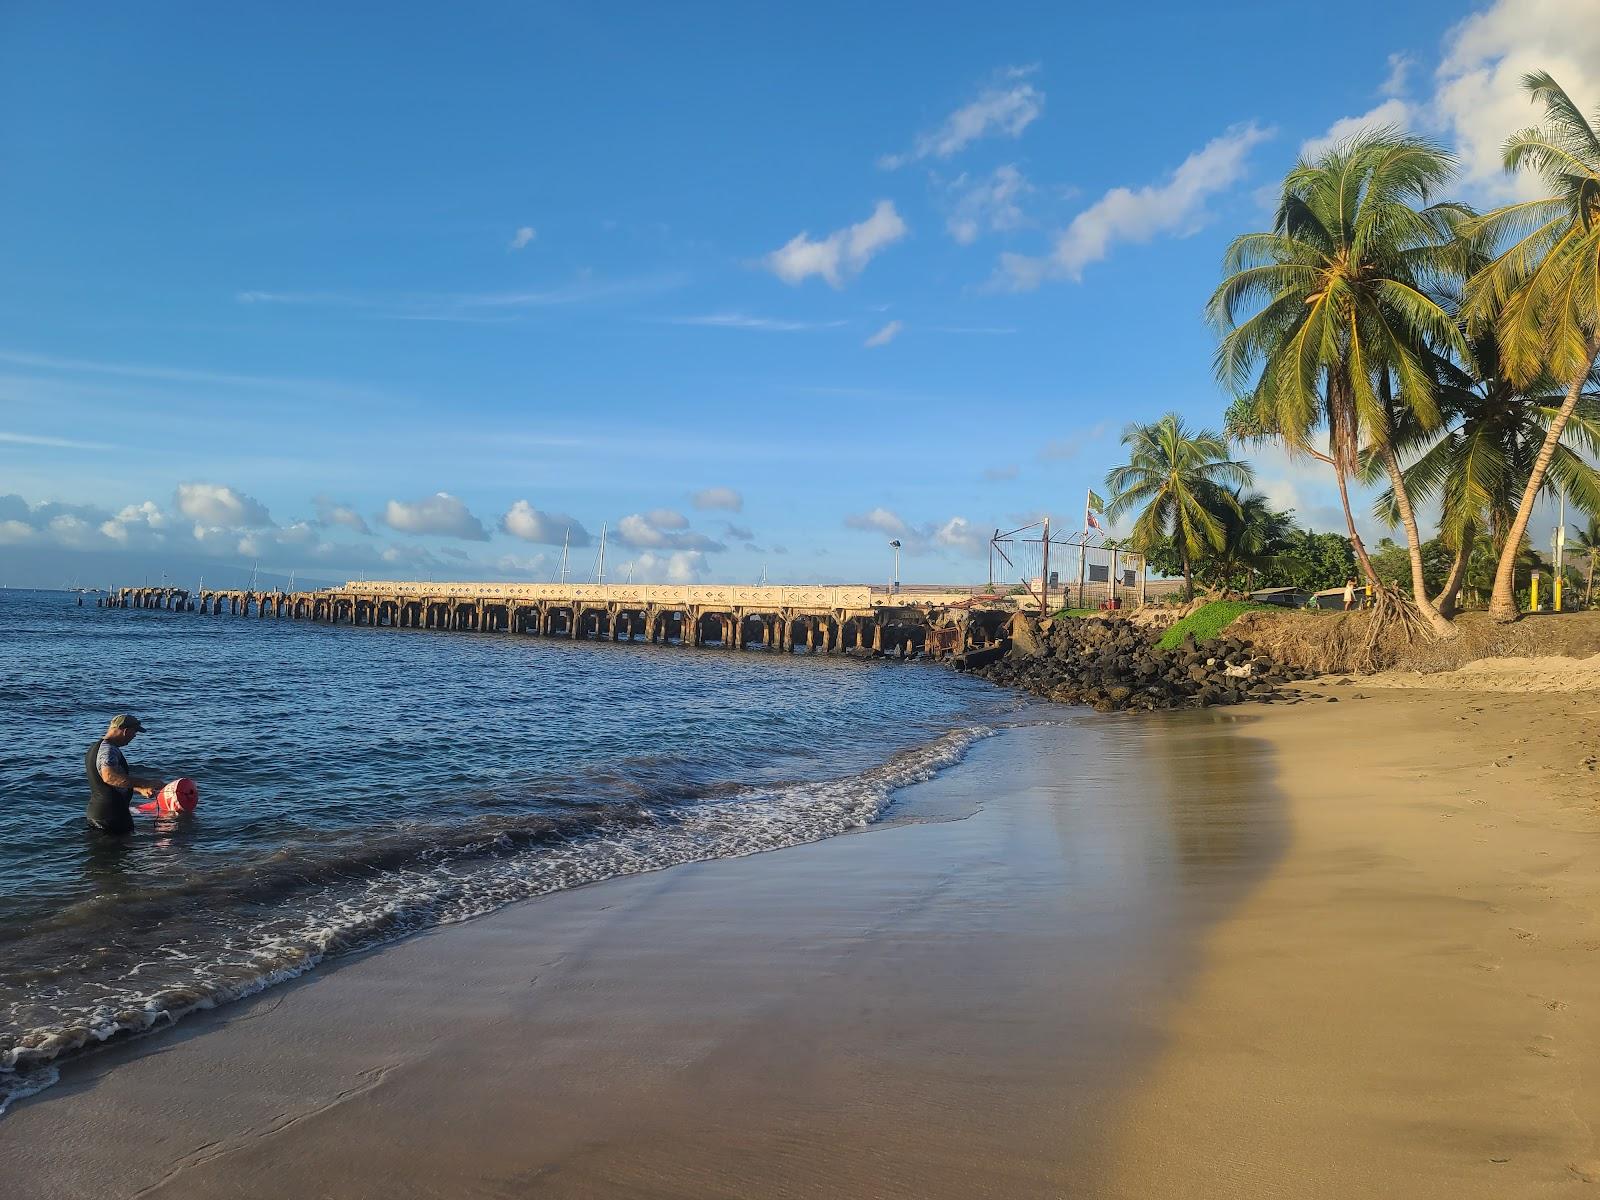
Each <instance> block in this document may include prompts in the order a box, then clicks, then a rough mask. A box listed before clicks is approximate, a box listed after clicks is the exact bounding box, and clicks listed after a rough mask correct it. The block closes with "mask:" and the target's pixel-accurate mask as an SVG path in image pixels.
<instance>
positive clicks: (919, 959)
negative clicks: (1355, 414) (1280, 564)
mask: <svg viewBox="0 0 1600 1200" xmlns="http://www.w3.org/2000/svg"><path fill="white" fill-rule="evenodd" d="M1328 691H1329V693H1330V694H1338V695H1339V696H1340V700H1341V702H1340V703H1339V704H1327V703H1320V702H1319V703H1314V704H1306V705H1299V706H1296V707H1293V708H1283V709H1248V710H1240V709H1233V710H1226V712H1224V713H1217V712H1215V711H1213V712H1202V713H1185V714H1163V715H1159V716H1155V717H1149V716H1144V717H1132V716H1118V717H1097V716H1094V715H1092V714H1089V715H1086V718H1085V719H1084V720H1083V721H1082V722H1081V723H1079V724H1076V725H1073V724H1068V725H1066V726H1060V727H1035V728H1029V729H1023V730H1017V731H1012V732H1009V733H1006V734H1004V735H1002V736H1001V737H998V738H994V739H991V740H990V741H987V742H984V743H981V744H980V745H979V746H978V747H976V748H975V749H974V750H973V752H972V754H971V756H970V757H969V759H968V760H967V762H965V763H964V764H963V765H962V766H960V767H957V768H955V769H954V770H952V771H950V772H948V773H946V774H945V775H943V776H941V777H940V778H939V779H937V780H935V781H934V782H933V783H930V784H926V785H922V786H920V787H918V788H914V789H911V790H910V791H909V792H908V793H907V795H906V806H905V807H904V808H903V809H902V810H901V812H900V814H899V816H900V817H901V818H902V819H901V820H900V821H899V822H898V823H895V824H891V825H890V826H889V827H880V828H876V829H873V830H871V831H868V832H865V833H862V834H859V835H853V836H846V837H841V838H835V839H833V840H831V841H827V842H822V843H817V844H814V845H810V846H804V847H799V848H796V849H793V850H785V851H779V852H776V853H773V854H768V855H760V856H755V857H751V858H745V859H737V860H726V861H721V862H713V863H704V864H698V865H693V866H687V867H678V868H674V869H672V870H670V871H665V872H662V873H660V874H656V875H650V876H640V877H634V878H631V879H625V880H618V881H614V882H611V883H607V884H601V885H598V886H595V887H591V888H585V889H581V890H578V891H574V892H569V893H564V894H561V895H557V896H552V897H548V898H546V899H543V900H539V901H534V902H530V903H526V904H522V905H518V906H516V907H513V908H511V909H508V910H505V911H504V912H502V913H500V914H497V915H495V916H493V917H490V918H486V919H483V920H480V921H477V922H473V923H471V924H468V925H464V926H459V927H454V928H447V929H444V930H441V931H439V932H437V933H435V934H431V935H428V936H425V937H420V938H416V939H413V940H412V941H409V942H406V943H403V944H400V945H397V946H394V947H391V948H388V949H386V950H383V951H380V952H378V953H375V954H372V955H369V956H366V957H363V958H360V959H357V960H352V961H348V962H346V963H345V964H343V965H341V966H339V967H336V968H335V969H333V970H329V971H323V972H321V973H320V974H319V975H317V976H314V977H312V978H310V979H308V980H306V981H304V982H302V983H300V984H296V985H291V986H290V987H287V988H283V989H279V990H277V991H276V992H273V993H269V994H267V995H265V996H263V997H260V998H258V999H257V1000H256V1001H254V1002H252V1003H250V1004H246V1005H241V1006H236V1007H235V1008H233V1009H231V1010H227V1011H225V1012H223V1013H219V1014H215V1015H213V1016H211V1017H209V1018H205V1019H201V1020H196V1021H193V1022H191V1023H189V1024H187V1025H186V1026H184V1027H180V1029H179V1030H177V1031H176V1032H175V1034H173V1035H172V1036H170V1037H167V1038H165V1039H155V1040H151V1041H147V1042H144V1043H138V1044H134V1045H131V1046H127V1047H123V1048H120V1049H117V1050H114V1051H110V1052H107V1053H105V1054H102V1055H99V1056H96V1057H95V1058H92V1059H90V1060H88V1061H86V1062H84V1063H80V1064H78V1066H77V1068H76V1069H74V1070H70V1071H69V1072H68V1074H67V1078H66V1079H64V1081H63V1082H62V1083H61V1084H60V1085H58V1086H57V1087H55V1088H53V1089H51V1090H50V1091H48V1092H45V1093H43V1094H42V1095H40V1096H38V1097H36V1098H34V1099H32V1100H30V1101H26V1102H24V1103H22V1104H20V1105H19V1106H18V1107H17V1109H16V1110H15V1111H14V1112H13V1113H12V1114H11V1115H10V1116H8V1117H6V1118H5V1119H4V1120H3V1121H0V1149H3V1150H4V1151H5V1152H6V1155H7V1163H8V1169H7V1171H6V1172H5V1173H4V1174H0V1194H4V1195H13V1194H14V1195H17V1196H23V1195H27V1196H72V1197H79V1196H81V1197H100V1196H133V1195H142V1196H159V1197H190V1196H193V1197H201V1196H204V1197H223V1196H227V1197H234V1196H237V1197H268V1196H271V1197H277V1196H295V1197H302V1196H328V1197H335V1196H337V1197H365V1196H374V1197H376V1196H384V1197H411V1196H445V1195H449V1196H480V1195H481V1196H523V1195H538V1196H541V1197H544V1196H553V1197H567V1196H572V1197H579V1196H582V1197H590V1196H592V1197H602V1196H603V1197H618V1196H639V1197H644V1196H663V1197H665V1196H671V1197H680V1196H681V1197H722V1196H726V1197H755V1196H774V1197H777V1196H783V1197H802V1196H803V1197H811V1196H817V1197H822V1196H874V1197H945V1196H948V1197H973V1196H996V1197H1034V1196H1038V1197H1045V1196H1052V1197H1054V1196H1063V1195H1069V1196H1075V1197H1076V1196H1082V1197H1099V1196H1106V1197H1129V1198H1131V1197H1140V1198H1141V1200H1148V1198H1151V1197H1169V1196H1172V1197H1178V1196H1184V1197H1187V1196H1194V1197H1200V1196H1205V1197H1217V1196H1245V1197H1249V1196H1263V1197H1265V1196H1274V1197H1277V1196H1284V1197H1288V1196H1293V1197H1321V1196H1327V1197H1335V1196H1337V1197H1358V1196H1385V1197H1388V1196H1396V1195H1405V1196H1408V1197H1430V1196H1439V1197H1444V1196H1450V1197H1473V1196H1484V1197H1489V1196H1493V1197H1497V1198H1498V1197H1511V1196H1541V1195H1559V1194H1566V1193H1567V1192H1571V1191H1573V1190H1574V1189H1575V1188H1579V1187H1581V1186H1582V1183H1581V1181H1582V1179H1583V1178H1584V1177H1585V1176H1586V1175H1594V1176H1596V1177H1600V1170H1597V1166H1596V1162H1595V1157H1594V1156H1595V1150H1594V1146H1593V1144H1592V1138H1591V1135H1590V1133H1589V1129H1590V1127H1591V1124H1592V1120H1591V1118H1594V1117H1596V1116H1600V1112H1597V1111H1596V1109H1597V1107H1600V1105H1597V1102H1596V1098H1595V1097H1594V1096H1593V1095H1591V1094H1586V1093H1585V1091H1584V1088H1583V1076H1584V1074H1585V1072H1588V1071H1593V1070H1595V1069H1596V1068H1597V1067H1600V1058H1597V1055H1600V1046H1597V1045H1596V1041H1597V1039H1600V1021H1597V1020H1596V1019H1595V1017H1596V1014H1597V1013H1600V978H1597V976H1600V972H1597V971H1596V967H1597V966H1600V928H1596V923H1595V914H1596V905H1597V900H1600V868H1597V867H1596V866H1595V865H1594V864H1596V863H1600V855H1597V854H1596V850H1597V849H1600V846H1597V841H1596V834H1597V831H1600V821H1597V819H1596V814H1595V809H1594V800H1595V795H1596V784H1595V778H1596V776H1595V775H1594V774H1593V773H1591V772H1590V771H1589V769H1588V766H1587V765H1586V764H1584V763H1583V762H1582V761H1581V760H1582V759H1583V758H1584V757H1585V756H1586V755H1588V754H1590V753H1592V752H1593V751H1594V749H1595V746H1594V745H1593V740H1594V737H1595V735H1594V733H1593V732H1592V731H1593V730H1594V729H1596V728H1597V725H1596V721H1595V718H1596V717H1597V716H1600V711H1597V710H1600V697H1595V696H1581V695H1579V696H1564V695H1547V696H1536V697H1513V698H1506V697H1487V696H1484V695H1481V694H1479V695H1469V694H1438V693H1422V692H1399V691H1394V692H1383V693H1370V694H1369V693H1365V692H1362V691H1361V689H1360V687H1359V686H1355V687H1346V688H1330V689H1328ZM1357 695H1370V698H1367V699H1356V698H1355V697H1356V696H1357ZM1517 739H1522V740H1520V741H1519V740H1517ZM1584 739H1587V740H1588V743H1589V744H1588V745H1584V744H1583V741H1584ZM919 817H921V818H937V819H933V820H917V819H915V818H919ZM8 1189H9V1190H8Z"/></svg>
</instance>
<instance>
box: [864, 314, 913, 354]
mask: <svg viewBox="0 0 1600 1200" xmlns="http://www.w3.org/2000/svg"><path fill="white" fill-rule="evenodd" d="M904 328H905V323H904V322H902V321H890V322H889V323H888V324H887V325H885V326H884V327H883V328H882V329H880V330H878V332H877V333H875V334H873V335H872V336H871V337H869V338H868V339H867V340H866V341H864V342H862V343H861V344H862V345H863V346H865V347H867V349H869V350H871V349H875V348H876V347H878V346H887V345H888V344H889V343H890V342H892V341H894V339H895V338H897V337H899V336H900V331H901V330H902V329H904Z"/></svg>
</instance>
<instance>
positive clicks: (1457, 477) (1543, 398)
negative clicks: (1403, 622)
mask: <svg viewBox="0 0 1600 1200" xmlns="http://www.w3.org/2000/svg"><path fill="white" fill-rule="evenodd" d="M1470 349H1471V356H1470V358H1469V359H1468V360H1467V361H1466V362H1465V363H1462V362H1457V361H1455V360H1453V359H1451V358H1448V357H1446V356H1444V355H1435V356H1434V368H1435V371H1436V373H1437V376H1438V386H1437V395H1438V398H1439V407H1440V410H1441V411H1442V412H1443V413H1445V414H1446V419H1447V422H1448V425H1447V428H1445V429H1444V430H1443V431H1442V432H1435V431H1429V430H1423V429H1421V428H1419V427H1418V426H1416V425H1415V423H1410V424H1402V426H1401V427H1400V428H1399V429H1398V430H1397V432H1396V436H1395V437H1394V439H1393V440H1394V443H1395V446H1396V448H1397V450H1398V451H1399V452H1401V453H1406V454H1408V455H1409V454H1411V453H1416V454H1417V455H1418V456H1417V458H1416V460H1415V461H1414V462H1412V463H1411V465H1410V466H1408V467H1406V468H1405V469H1404V471H1403V472H1402V475H1403V478H1404V480H1405V486H1406V488H1407V490H1408V491H1409V492H1410V493H1411V496H1412V499H1413V500H1414V501H1415V502H1417V503H1427V502H1429V501H1432V500H1437V501H1438V502H1439V536H1440V539H1441V540H1442V541H1443V542H1444V543H1445V545H1446V546H1448V547H1450V549H1451V550H1452V551H1453V553H1454V561H1453V562H1452V565H1451V569H1450V573H1449V575H1448V576H1447V578H1446V580H1445V583H1444V586H1443V588H1442V589H1441V590H1440V592H1439V594H1438V595H1437V596H1436V597H1434V604H1435V605H1436V606H1437V607H1438V609H1439V611H1440V613H1441V614H1443V615H1445V616H1450V615H1452V614H1453V613H1454V612H1455V607H1456V597H1457V594H1458V592H1459V590H1460V588H1461V585H1462V582H1463V580H1464V578H1465V576H1466V571H1467V561H1468V559H1469V557H1470V556H1471V554H1472V551H1473V549H1474V547H1475V545H1476V542H1477V535H1478V534H1479V533H1480V532H1486V533H1488V534H1489V536H1490V540H1491V544H1492V545H1493V548H1494V551H1495V552H1496V553H1497V554H1498V553H1499V551H1500V550H1501V548H1502V546H1503V540H1504V539H1505V538H1506V537H1507V536H1508V534H1509V531H1510V528H1511V525H1512V521H1513V519H1514V517H1515V515H1516V510H1515V507H1514V505H1515V499H1516V497H1517V496H1519V495H1521V494H1522V492H1523V489H1524V488H1525V487H1526V485H1527V481H1528V479H1529V477H1530V475H1531V474H1532V472H1533V467H1534V463H1535V460H1536V459H1537V457H1538V452H1539V448H1540V447H1541V446H1542V445H1543V444H1544V439H1545V436H1546V434H1547V433H1548V431H1549V428H1550V425H1551V423H1552V422H1553V421H1554V420H1555V417H1556V414H1557V412H1558V410H1559V408H1560V406H1561V397H1560V394H1559V393H1558V392H1557V393H1555V394H1552V392H1553V391H1554V388H1555V385H1554V384H1553V383H1552V382H1551V381H1550V380H1548V379H1541V380H1536V381H1535V384H1534V387H1533V388H1532V389H1530V390H1524V389H1522V388H1519V387H1517V386H1516V385H1515V384H1514V383H1512V382H1511V380H1510V379H1508V378H1507V377H1506V376H1505V375H1504V373H1503V371H1502V369H1501V365H1500V363H1501V354H1500V347H1499V343H1498V341H1497V339H1496V338H1495V336H1494V331H1493V330H1492V329H1484V330H1479V331H1477V333H1476V335H1475V336H1474V337H1473V338H1472V339H1471V346H1470ZM1597 382H1600V381H1597ZM1574 447H1576V449H1575V448H1574ZM1580 450H1581V451H1582V452H1583V453H1580V452H1579V451H1580ZM1597 454H1600V394H1597V393H1596V392H1594V391H1590V392H1586V393H1585V394H1584V395H1583V397H1581V399H1580V401H1579V403H1578V405H1577V407H1576V408H1575V409H1574V410H1573V413H1572V417H1571V419H1570V420H1569V421H1568V422H1567V426H1566V429H1565V431H1564V440H1563V442H1562V443H1560V444H1558V445H1557V447H1556V449H1555V452H1554V454H1553V456H1552V458H1551V460H1550V470H1549V472H1548V473H1547V475H1546V477H1545V480H1544V485H1543V487H1542V488H1541V489H1540V492H1541V494H1545V495H1553V494H1555V493H1556V492H1557V491H1558V490H1559V491H1562V492H1564V493H1565V494H1566V495H1567V496H1568V497H1570V498H1571V499H1572V500H1573V501H1574V503H1576V505H1577V506H1578V508H1579V509H1580V510H1582V511H1585V512H1600V471H1597V470H1596V469H1595V467H1594V466H1593V465H1591V463H1590V461H1589V459H1590V458H1592V457H1594V456H1596V455H1597ZM1585 455H1587V456H1588V457H1585ZM1362 465H1363V478H1364V480H1365V481H1366V482H1372V481H1373V478H1374V477H1375V475H1377V474H1378V473H1379V472H1378V471H1377V470H1376V469H1375V464H1374V462H1373V460H1372V457H1371V456H1370V455H1368V456H1364V460H1363V464H1362ZM1395 500H1396V497H1395V491H1394V489H1393V488H1392V487H1391V488H1390V489H1389V490H1388V491H1387V492H1385V493H1383V494H1382V495H1381V496H1379V497H1378V499H1377V502H1376V503H1375V504H1374V506H1373V511H1374V513H1375V514H1376V515H1377V516H1378V518H1379V519H1380V520H1384V521H1387V522H1388V523H1389V524H1390V525H1394V524H1397V523H1398V522H1399V514H1398V510H1397V507H1396V503H1395Z"/></svg>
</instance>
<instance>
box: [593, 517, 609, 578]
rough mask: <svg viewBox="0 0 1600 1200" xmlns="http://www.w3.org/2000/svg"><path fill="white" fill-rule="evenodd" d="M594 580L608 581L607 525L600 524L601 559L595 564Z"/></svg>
mask: <svg viewBox="0 0 1600 1200" xmlns="http://www.w3.org/2000/svg"><path fill="white" fill-rule="evenodd" d="M594 581H595V582H596V583H604V582H605V581H606V526H604V525H601V526H600V560H599V562H598V563H597V564H596V565H595V569H594Z"/></svg>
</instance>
